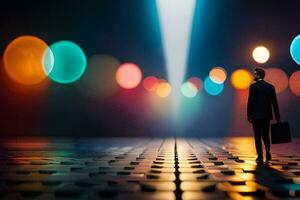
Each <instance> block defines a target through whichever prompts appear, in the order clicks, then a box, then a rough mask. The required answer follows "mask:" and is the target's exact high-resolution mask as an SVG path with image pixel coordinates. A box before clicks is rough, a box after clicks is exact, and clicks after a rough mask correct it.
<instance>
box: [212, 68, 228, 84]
mask: <svg viewBox="0 0 300 200" xmlns="http://www.w3.org/2000/svg"><path fill="white" fill-rule="evenodd" d="M209 78H210V80H212V81H213V82H215V83H218V84H221V83H224V82H225V80H226V78H227V73H226V70H225V69H224V68H222V67H214V68H213V69H211V70H210V72H209Z"/></svg>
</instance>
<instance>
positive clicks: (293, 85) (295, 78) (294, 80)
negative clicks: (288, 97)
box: [289, 70, 300, 97]
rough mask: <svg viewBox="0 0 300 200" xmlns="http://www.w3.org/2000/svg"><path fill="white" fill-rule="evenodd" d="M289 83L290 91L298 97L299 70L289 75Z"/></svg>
mask: <svg viewBox="0 0 300 200" xmlns="http://www.w3.org/2000/svg"><path fill="white" fill-rule="evenodd" d="M289 83H290V89H291V91H292V92H293V93H294V94H295V95H297V96H299V97H300V70H298V71H296V72H294V73H293V74H292V75H291V77H290V81H289Z"/></svg>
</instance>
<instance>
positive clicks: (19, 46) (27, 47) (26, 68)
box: [3, 36, 48, 85]
mask: <svg viewBox="0 0 300 200" xmlns="http://www.w3.org/2000/svg"><path fill="white" fill-rule="evenodd" d="M47 48H48V45H47V44H46V43H45V42H44V41H43V40H41V39H39V38H37V37H35V36H20V37H18V38H16V39H14V40H13V41H12V42H11V43H10V44H9V45H8V46H7V47H6V49H5V51H4V56H3V61H4V68H5V70H6V72H7V74H8V75H9V77H10V78H12V79H13V80H14V81H16V82H18V83H21V84H25V85H33V84H38V83H40V82H42V81H43V80H45V79H46V77H47V74H46V72H45V70H44V66H43V57H44V53H45V51H46V49H47Z"/></svg>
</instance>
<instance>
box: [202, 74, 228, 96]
mask: <svg viewBox="0 0 300 200" xmlns="http://www.w3.org/2000/svg"><path fill="white" fill-rule="evenodd" d="M204 89H205V91H206V92H207V93H208V94H210V95H213V96H216V95H219V94H221V92H222V91H223V89H224V84H223V83H221V84H218V83H215V82H213V81H212V80H211V79H210V78H209V76H208V77H207V78H206V79H205V80H204Z"/></svg>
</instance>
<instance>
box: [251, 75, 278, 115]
mask: <svg viewBox="0 0 300 200" xmlns="http://www.w3.org/2000/svg"><path fill="white" fill-rule="evenodd" d="M272 107H273V110H274V113H275V117H276V119H280V114H279V108H278V103H277V98H276V92H275V88H274V86H273V85H271V84H269V83H267V82H266V81H264V80H259V81H257V82H255V83H253V84H251V86H250V90H249V97H248V106H247V114H248V117H250V118H251V119H272Z"/></svg>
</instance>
